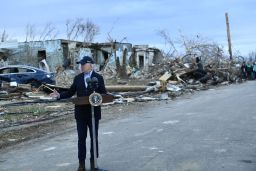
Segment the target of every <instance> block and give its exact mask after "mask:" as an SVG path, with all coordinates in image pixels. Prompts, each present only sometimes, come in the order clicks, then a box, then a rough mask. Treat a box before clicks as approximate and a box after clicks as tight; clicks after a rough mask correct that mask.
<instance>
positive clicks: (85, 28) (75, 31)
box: [66, 18, 100, 43]
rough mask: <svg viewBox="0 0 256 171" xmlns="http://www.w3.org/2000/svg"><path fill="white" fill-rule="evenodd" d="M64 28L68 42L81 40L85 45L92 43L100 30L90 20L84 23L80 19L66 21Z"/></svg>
mask: <svg viewBox="0 0 256 171" xmlns="http://www.w3.org/2000/svg"><path fill="white" fill-rule="evenodd" d="M66 27H67V30H66V31H67V39H68V40H82V41H83V42H86V43H89V42H93V40H94V38H95V36H96V35H98V34H99V30H100V29H99V27H98V26H97V25H96V24H94V23H93V22H92V21H91V20H89V19H87V21H86V22H84V21H83V19H82V18H77V19H76V20H67V22H66Z"/></svg>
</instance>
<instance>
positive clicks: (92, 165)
mask: <svg viewBox="0 0 256 171" xmlns="http://www.w3.org/2000/svg"><path fill="white" fill-rule="evenodd" d="M90 164H91V170H94V169H95V165H94V160H90Z"/></svg>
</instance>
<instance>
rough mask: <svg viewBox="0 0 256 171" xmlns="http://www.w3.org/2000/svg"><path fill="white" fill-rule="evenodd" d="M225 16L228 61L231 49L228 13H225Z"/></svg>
mask: <svg viewBox="0 0 256 171" xmlns="http://www.w3.org/2000/svg"><path fill="white" fill-rule="evenodd" d="M225 16H226V25H227V36H228V52H229V57H230V60H232V58H233V57H232V48H231V36H230V29H229V20H228V13H225Z"/></svg>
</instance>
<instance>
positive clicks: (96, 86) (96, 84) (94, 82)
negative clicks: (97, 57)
mask: <svg viewBox="0 0 256 171" xmlns="http://www.w3.org/2000/svg"><path fill="white" fill-rule="evenodd" d="M98 82H99V81H98V78H96V77H93V78H92V85H93V88H94V89H96V88H98Z"/></svg>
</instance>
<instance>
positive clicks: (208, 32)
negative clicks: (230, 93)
mask: <svg viewBox="0 0 256 171" xmlns="http://www.w3.org/2000/svg"><path fill="white" fill-rule="evenodd" d="M255 7H256V1H255V0H214V1H210V0H1V16H0V21H1V22H0V23H1V24H0V31H1V32H3V30H6V32H7V33H8V35H9V38H11V39H18V40H19V41H24V40H25V39H24V35H25V30H26V29H25V28H26V25H27V24H30V25H35V26H36V28H37V29H38V30H40V29H42V28H43V27H44V26H45V25H46V24H47V23H50V22H51V23H52V24H53V25H54V26H55V27H56V28H57V29H58V30H59V31H60V33H61V34H60V35H59V37H58V38H63V39H65V38H66V37H65V29H66V26H65V23H66V21H67V19H76V18H84V19H85V20H86V19H90V20H91V21H93V22H94V23H95V24H97V25H98V26H99V28H100V35H98V36H97V37H96V40H95V41H96V42H106V41H107V37H108V36H107V33H108V32H110V35H111V37H112V38H114V39H116V40H117V41H121V40H122V39H123V38H124V37H126V38H127V39H126V41H125V42H129V43H132V44H149V45H152V46H155V47H158V48H163V47H164V43H165V42H164V40H163V38H161V37H160V36H159V35H158V34H157V31H159V30H166V31H168V32H169V34H170V37H171V38H172V39H173V40H176V39H179V38H180V32H182V34H183V35H185V36H187V37H188V38H189V37H191V38H192V37H193V38H194V37H196V36H197V35H200V37H204V38H206V39H207V40H209V41H212V42H216V43H218V44H220V45H222V46H223V47H224V48H225V50H227V33H226V22H225V12H227V13H228V14H229V22H230V30H231V36H232V47H233V51H234V52H235V51H240V53H241V55H244V56H247V55H248V53H249V52H251V51H256V38H255V37H256V36H255V31H256V22H255V18H256V10H255ZM226 53H228V52H227V51H226Z"/></svg>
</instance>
